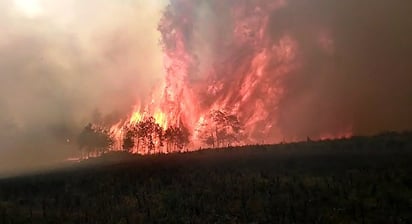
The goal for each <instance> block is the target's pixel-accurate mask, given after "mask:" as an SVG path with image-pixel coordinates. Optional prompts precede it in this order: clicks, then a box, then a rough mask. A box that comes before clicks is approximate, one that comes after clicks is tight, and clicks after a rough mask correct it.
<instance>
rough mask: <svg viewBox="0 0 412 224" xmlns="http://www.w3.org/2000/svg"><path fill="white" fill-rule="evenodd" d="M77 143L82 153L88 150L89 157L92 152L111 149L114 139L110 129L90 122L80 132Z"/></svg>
mask: <svg viewBox="0 0 412 224" xmlns="http://www.w3.org/2000/svg"><path fill="white" fill-rule="evenodd" d="M77 143H78V145H79V149H80V150H81V151H82V154H83V152H84V151H83V150H86V153H87V157H89V156H90V154H94V155H97V154H101V153H103V152H105V151H107V150H109V149H110V148H111V147H112V146H113V144H114V140H113V138H112V137H111V135H110V132H109V130H107V129H105V128H103V127H99V126H96V125H93V124H91V123H89V124H88V125H86V127H84V129H83V131H82V132H81V133H80V135H79V137H78V139H77ZM82 157H83V155H82Z"/></svg>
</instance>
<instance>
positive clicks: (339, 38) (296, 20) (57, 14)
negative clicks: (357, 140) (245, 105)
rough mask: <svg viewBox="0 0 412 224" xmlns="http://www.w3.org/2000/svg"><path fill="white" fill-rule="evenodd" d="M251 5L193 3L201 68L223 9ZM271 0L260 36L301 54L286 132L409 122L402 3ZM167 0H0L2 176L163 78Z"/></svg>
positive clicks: (242, 0) (30, 165)
mask: <svg viewBox="0 0 412 224" xmlns="http://www.w3.org/2000/svg"><path fill="white" fill-rule="evenodd" d="M254 1H255V0H248V1H247V0H239V1H237V0H236V1H234V0H226V1H222V2H224V4H221V5H218V4H214V5H208V1H197V2H198V4H195V6H196V7H199V10H196V13H199V15H197V16H195V18H196V19H197V21H195V22H193V24H195V25H196V26H198V27H197V28H196V29H195V30H196V31H198V32H197V33H194V34H193V36H194V37H193V38H198V40H197V41H194V43H197V44H198V46H197V47H196V49H201V50H202V52H206V53H205V54H206V56H203V57H199V58H200V59H202V60H204V61H203V62H202V61H200V62H199V63H200V69H203V68H202V65H203V64H206V65H207V64H208V63H209V61H213V60H212V59H210V58H208V57H212V56H213V55H214V54H217V53H216V52H214V50H215V49H212V48H207V47H208V46H209V45H211V44H210V42H212V41H213V43H216V42H219V41H220V40H219V38H221V37H222V36H223V35H224V34H225V32H226V31H225V30H223V29H224V28H225V27H230V24H229V21H228V20H227V18H226V17H227V15H228V14H229V12H228V11H230V7H231V5H236V4H247V3H248V2H249V3H250V2H254ZM258 1H262V2H263V0H256V2H258ZM175 2H177V1H176V0H175V1H172V3H175ZM210 2H216V1H210ZM274 2H275V1H274ZM276 2H283V3H282V4H281V6H279V8H278V9H276V10H275V11H274V12H273V14H272V15H270V17H269V22H268V29H269V31H268V33H269V37H270V38H273V40H277V39H280V38H281V37H282V36H284V35H288V36H290V37H292V38H293V40H294V41H295V42H296V44H297V47H298V53H297V55H298V56H297V57H298V59H299V67H298V68H297V69H295V70H293V72H290V74H288V75H287V76H285V78H284V79H283V80H282V83H283V85H284V88H285V94H284V96H283V97H282V99H281V100H280V101H279V105H278V109H277V111H278V115H277V116H278V120H277V121H276V123H277V125H278V126H279V129H280V130H281V131H282V134H283V135H284V136H286V137H287V136H292V137H302V136H310V135H312V134H319V133H324V132H327V130H334V129H335V128H336V127H341V128H346V127H345V126H348V127H347V128H350V129H351V130H352V131H353V133H354V134H373V133H376V132H381V131H385V130H405V129H410V128H412V116H411V114H412V74H411V73H412V63H410V59H411V58H412V43H411V40H412V30H411V28H412V17H411V16H410V15H409V14H410V12H411V11H412V2H411V1H408V0H394V1H387V0H368V1H358V0H345V1H342V0H311V1H304V0H284V1H276ZM167 4H168V1H167V0H153V1H152V0H150V1H149V0H124V1H115V0H87V1H86V0H58V1H56V0H0V30H1V35H0V173H5V172H8V171H12V170H15V169H19V170H21V169H28V170H32V169H34V168H38V167H40V166H44V165H49V164H52V163H56V161H60V160H63V159H64V158H66V157H68V156H70V155H72V154H73V151H75V148H76V147H75V145H74V143H73V141H74V138H75V136H76V134H77V133H78V132H79V130H81V128H82V127H83V126H84V125H85V124H86V123H87V122H88V121H91V120H93V117H95V115H96V114H97V111H98V113H100V114H102V116H103V117H104V120H106V121H107V122H114V121H117V120H118V119H120V118H122V117H124V116H125V115H126V114H127V113H129V112H130V110H131V109H132V108H131V107H132V106H133V105H134V104H135V103H136V101H138V100H139V99H144V98H146V97H147V96H148V95H149V94H150V93H151V90H152V88H153V87H154V86H156V84H158V83H159V82H161V81H162V79H163V78H164V75H165V74H164V68H163V54H162V51H161V47H160V44H159V41H160V38H161V36H160V34H159V33H158V31H157V28H158V23H159V21H160V18H161V16H162V15H161V13H162V12H163V10H164V9H165V7H166V5H167ZM177 5H178V4H177ZM251 5H253V4H251ZM202 7H204V8H202ZM216 30H217V31H219V34H209V33H208V31H216ZM209 35H210V36H209ZM209 37H210V38H211V39H209ZM222 41H227V40H222ZM213 46H220V45H219V44H217V45H216V44H213ZM68 140H69V142H68Z"/></svg>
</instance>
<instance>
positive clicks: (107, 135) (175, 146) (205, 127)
mask: <svg viewBox="0 0 412 224" xmlns="http://www.w3.org/2000/svg"><path fill="white" fill-rule="evenodd" d="M194 131H198V134H199V137H200V141H201V143H203V144H204V145H206V146H208V147H211V148H215V147H226V146H230V145H232V144H236V143H239V142H240V140H241V139H242V137H243V125H242V124H241V122H240V121H239V119H238V118H237V116H236V115H233V114H229V113H226V112H224V111H222V110H214V111H212V112H210V113H209V115H208V117H207V118H206V122H204V123H202V124H201V127H200V130H194ZM190 134H191V132H190V131H189V130H188V129H187V128H186V127H185V126H184V125H183V124H182V123H181V124H179V125H178V126H169V127H168V128H166V129H164V128H162V127H161V126H160V125H159V124H158V123H156V120H155V118H154V117H152V116H150V117H145V118H144V119H142V120H141V121H139V122H136V123H130V124H127V125H125V126H124V127H123V128H122V130H121V136H120V139H116V138H115V135H114V133H112V132H111V131H110V130H109V129H108V128H105V127H102V126H101V125H97V124H91V123H89V124H88V125H86V127H84V128H83V131H82V132H81V133H80V135H79V137H78V146H79V148H80V150H81V151H82V157H83V158H84V157H86V158H88V157H90V156H99V155H101V154H102V153H105V152H107V151H110V150H113V149H114V148H115V144H116V143H117V145H118V147H120V149H121V150H123V151H126V152H130V153H140V154H157V153H170V152H177V151H182V150H184V149H186V148H187V147H188V145H189V144H190Z"/></svg>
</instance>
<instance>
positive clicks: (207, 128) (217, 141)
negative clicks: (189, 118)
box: [202, 110, 243, 147]
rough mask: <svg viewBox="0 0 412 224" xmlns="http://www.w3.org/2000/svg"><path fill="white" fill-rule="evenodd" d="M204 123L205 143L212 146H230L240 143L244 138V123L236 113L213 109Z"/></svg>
mask: <svg viewBox="0 0 412 224" xmlns="http://www.w3.org/2000/svg"><path fill="white" fill-rule="evenodd" d="M207 120H208V121H209V122H206V123H204V124H203V128H202V129H203V131H202V132H203V133H202V139H203V143H205V144H207V145H209V146H211V147H222V146H226V145H227V146H230V145H232V144H234V143H239V142H240V140H241V138H242V131H243V125H242V124H241V122H240V121H239V119H238V118H237V116H236V115H233V114H228V113H226V112H224V111H221V110H213V111H212V112H211V113H210V115H209V117H208V119H207Z"/></svg>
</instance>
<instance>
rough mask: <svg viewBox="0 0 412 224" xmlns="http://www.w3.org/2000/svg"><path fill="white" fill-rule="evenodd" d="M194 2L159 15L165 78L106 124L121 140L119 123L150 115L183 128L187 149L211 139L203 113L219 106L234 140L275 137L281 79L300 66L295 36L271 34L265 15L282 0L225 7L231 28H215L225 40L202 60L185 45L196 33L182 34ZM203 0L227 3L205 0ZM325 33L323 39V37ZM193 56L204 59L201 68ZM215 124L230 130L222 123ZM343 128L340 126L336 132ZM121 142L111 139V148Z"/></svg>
mask: <svg viewBox="0 0 412 224" xmlns="http://www.w3.org/2000/svg"><path fill="white" fill-rule="evenodd" d="M196 4H198V3H196V1H187V0H176V1H172V2H171V5H170V6H169V7H168V8H167V9H166V11H165V13H164V16H163V18H162V20H161V21H160V23H159V32H160V33H161V35H162V47H163V52H164V71H165V79H164V80H163V82H162V83H161V84H160V85H159V87H158V88H156V89H155V93H154V95H153V96H155V97H152V99H151V103H150V104H148V105H146V106H143V107H142V106H141V104H140V103H138V104H137V105H136V106H135V110H133V112H132V113H131V115H130V116H129V118H128V119H126V121H124V122H119V123H118V124H116V125H114V126H113V127H112V133H114V134H113V135H114V136H115V137H116V139H117V140H118V141H119V142H121V141H122V139H123V138H124V133H123V128H124V127H125V126H127V125H130V124H137V123H139V122H141V121H143V120H144V119H145V118H147V117H153V118H154V122H155V123H156V124H158V125H159V126H160V127H161V128H162V129H163V130H164V131H166V130H167V129H168V128H169V127H185V128H187V129H188V130H189V132H190V142H191V143H190V146H189V148H192V149H195V148H197V147H200V146H202V145H204V141H203V140H204V139H202V137H204V136H202V134H204V133H208V134H207V136H210V137H213V138H215V139H217V136H218V135H219V132H218V130H216V129H218V128H217V126H216V124H214V123H213V122H214V121H213V118H212V117H211V116H210V114H211V112H213V111H222V112H224V114H227V115H235V116H236V118H237V119H238V120H239V122H240V123H241V124H243V129H242V131H241V132H239V133H240V134H241V136H242V138H241V139H239V138H238V139H236V144H239V145H240V144H247V143H260V142H263V141H265V142H266V143H269V142H279V141H282V140H283V138H284V137H283V135H282V131H281V130H279V127H278V125H277V121H278V119H279V118H278V108H279V104H280V102H281V100H282V97H283V96H284V94H285V92H287V89H285V87H284V85H283V84H282V80H284V78H285V77H287V76H289V75H291V73H292V72H293V71H295V70H296V69H297V68H299V66H300V61H299V57H298V55H299V43H298V42H297V41H296V40H295V39H294V38H293V37H292V36H290V35H289V34H287V33H285V34H284V35H283V36H281V37H279V38H278V39H273V38H271V37H270V35H269V31H268V23H269V18H270V15H271V14H272V13H274V12H276V10H278V9H279V8H281V7H284V6H285V5H286V1H283V0H275V1H273V0H270V1H269V0H267V1H256V2H253V3H252V2H248V1H244V2H242V3H239V4H236V5H234V6H233V8H232V9H231V11H230V12H229V13H228V14H229V17H230V18H231V20H233V21H234V22H233V24H232V27H231V29H232V30H231V32H229V33H228V34H226V36H221V39H225V40H227V41H226V42H227V43H226V42H222V43H218V44H217V46H218V47H220V48H222V49H220V50H217V51H219V54H216V55H215V56H214V57H210V58H207V59H208V60H205V61H206V62H205V61H200V62H199V60H201V59H202V58H201V56H199V55H198V49H196V48H194V47H193V46H194V44H195V43H196V41H197V40H196V39H194V38H195V36H196V35H192V36H191V35H189V34H194V33H196V32H199V31H197V30H195V28H194V27H195V21H196V16H195V12H196ZM208 4H212V5H218V4H228V3H221V2H220V1H218V0H212V1H210V3H208ZM216 33H217V34H216V35H219V33H218V32H216ZM328 38H329V36H328ZM324 39H325V38H323V39H322V40H324ZM332 41H333V40H330V39H328V43H332ZM323 42H325V41H323ZM323 42H322V43H323ZM209 47H211V48H212V47H214V48H216V46H214V45H213V46H209ZM199 63H204V64H202V68H203V69H200V68H199ZM222 130H224V131H227V132H228V134H233V130H230V128H229V129H228V128H223V129H222ZM230 132H232V133H230ZM350 133H351V132H350V130H348V131H346V130H345V132H344V136H348V135H350ZM240 134H239V136H240ZM325 136H336V135H333V134H322V135H320V136H319V138H324V137H325ZM121 147H122V146H121V143H117V148H118V149H121ZM159 151H160V152H164V153H167V152H169V151H165V150H164V149H159ZM136 152H138V153H142V154H144V153H146V152H142V151H139V150H137V151H136Z"/></svg>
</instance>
